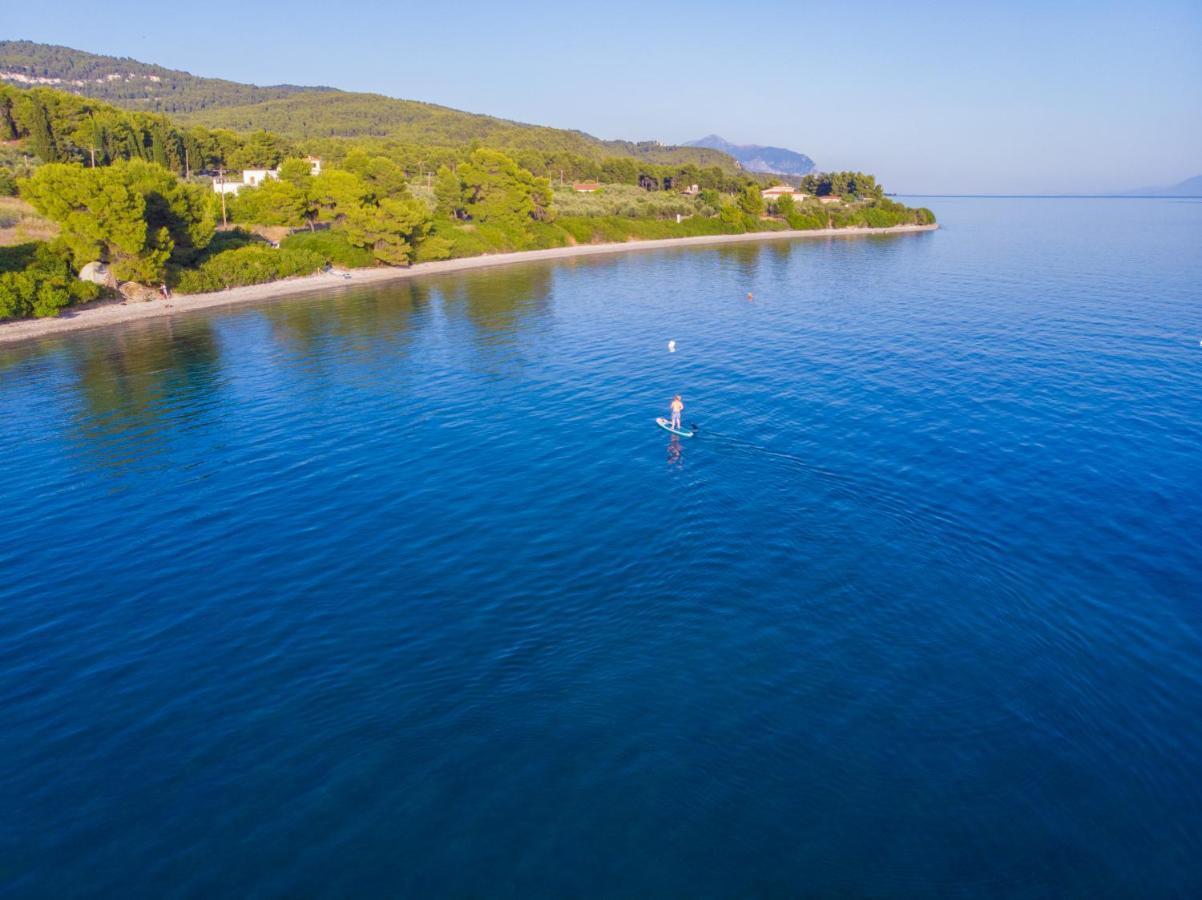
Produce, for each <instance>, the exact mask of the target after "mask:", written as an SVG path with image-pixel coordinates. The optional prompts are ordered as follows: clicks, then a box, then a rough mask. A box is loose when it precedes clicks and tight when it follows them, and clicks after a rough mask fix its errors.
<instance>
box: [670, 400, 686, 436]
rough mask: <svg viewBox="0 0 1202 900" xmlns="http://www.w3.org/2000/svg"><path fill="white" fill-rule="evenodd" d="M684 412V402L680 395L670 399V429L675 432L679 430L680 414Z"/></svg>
mask: <svg viewBox="0 0 1202 900" xmlns="http://www.w3.org/2000/svg"><path fill="white" fill-rule="evenodd" d="M682 412H684V402H683V401H682V400H681V399H680V394H677V395H676V396H675V397H673V398H672V427H673V428H675V429H676V430H677V431H679V430H680V414H681V413H682Z"/></svg>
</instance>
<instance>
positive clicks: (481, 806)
mask: <svg viewBox="0 0 1202 900" xmlns="http://www.w3.org/2000/svg"><path fill="white" fill-rule="evenodd" d="M921 202H922V203H924V204H925V205H928V206H931V207H932V208H933V209H934V210H935V211H936V213H937V214H938V216H939V218H940V221H941V223H942V226H943V227H942V228H941V230H939V231H937V232H931V233H926V234H918V235H904V236H890V237H881V236H878V237H872V238H857V239H850V238H839V239H820V240H808V241H798V242H793V243H788V242H783V243H782V242H775V243H762V244H743V245H728V246H711V247H705V248H692V249H687V250H668V249H664V250H653V251H648V252H638V253H630V254H622V255H614V256H609V257H599V258H590V259H580V260H568V261H562V262H556V263H548V264H531V265H523V266H517V267H506V268H495V269H491V270H484V271H477V272H473V273H464V274H459V275H446V276H441V277H437V278H429V279H425V280H413V281H410V282H399V283H395V284H393V285H389V286H384V287H372V288H349V287H348V288H340V289H334V290H331V291H330V292H329V293H328V294H324V295H314V296H306V297H299V298H292V299H282V300H278V301H275V302H271V303H264V304H262V305H251V306H242V307H236V308H229V309H225V310H218V311H208V312H199V313H192V314H184V315H180V316H177V317H174V318H172V319H171V320H166V321H165V320H158V321H151V322H143V323H139V324H130V325H126V326H121V327H114V328H110V329H107V330H97V331H93V332H85V333H78V334H72V335H70V336H64V337H59V338H55V339H47V340H44V341H42V342H40V343H36V344H29V345H20V346H10V347H8V348H3V349H0V523H2V540H0V810H2V811H3V815H2V816H0V894H2V895H5V896H12V897H55V898H63V897H85V896H86V897H121V898H129V897H148V898H161V897H172V896H180V897H222V896H228V897H366V896H409V897H489V898H528V897H640V898H641V897H689V898H706V897H714V898H726V897H797V896H813V897H864V896H868V897H924V898H925V897H1014V896H1023V897H1066V896H1071V897H1091V898H1095V897H1197V896H1199V895H1202V524H1200V514H1202V346H1200V341H1202V202H1197V201H1178V200H1136V199H1097V200H1092V199H1037V198H1032V199H971V198H931V199H924V200H922V201H921ZM749 293H750V294H751V297H750V298H749V297H748V294H749ZM669 340H674V341H675V342H676V351H675V352H674V353H669V352H668V347H667V345H668V341H669ZM675 393H680V394H681V395H682V396H683V400H684V403H685V412H684V421H685V423H686V424H687V423H693V424H694V425H695V426H696V431H697V433H696V435H695V436H694V437H692V438H688V439H683V440H680V439H674V438H673V437H672V436H671V435H669V434H667V433H666V432H664V431H662V430H660V429H659V428H657V427H656V425H655V422H654V419H655V417H656V416H659V415H666V414H667V407H668V403H669V401H670V400H671V398H672V396H673V394H675Z"/></svg>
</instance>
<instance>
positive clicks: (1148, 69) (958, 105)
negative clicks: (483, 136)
mask: <svg viewBox="0 0 1202 900" xmlns="http://www.w3.org/2000/svg"><path fill="white" fill-rule="evenodd" d="M0 29H2V35H0V36H3V37H8V38H28V39H30V40H36V41H44V42H48V43H56V44H65V45H67V46H71V47H77V48H79V49H83V50H90V51H93V52H97V53H105V54H114V55H121V56H132V57H135V58H137V59H141V60H144V61H146V62H155V63H160V64H163V65H167V66H171V67H173V68H181V69H186V70H188V71H191V72H194V73H196V74H199V75H209V76H220V77H224V78H231V79H234V80H237V81H249V82H255V83H259V84H272V83H279V82H292V83H298V84H329V85H332V86H335V87H341V88H346V89H350V90H363V91H377V92H380V93H384V94H389V95H392V96H397V97H406V98H411V99H418V100H428V101H432V102H435V103H442V104H445V105H447V106H453V107H457V108H459V109H465V110H470V111H473V112H485V113H491V114H494V115H499V116H504V117H506V118H512V119H518V120H521V121H526V122H537V123H541V124H548V125H555V126H560V127H566V128H579V129H581V130H584V131H588V132H590V133H592V134H595V135H598V136H600V137H606V138H616V137H622V138H630V139H651V138H654V139H659V140H662V141H665V142H681V141H685V140H690V139H693V138H697V137H701V136H702V135H705V134H708V133H711V132H716V133H718V134H721V135H722V136H724V137H726V138H727V139H729V140H733V141H735V142H737V143H760V144H773V145H778V146H786V147H790V148H792V149H795V150H800V151H802V152H804V153H808V154H809V155H810V156H812V157H813V158H814V159H815V161H816V162H817V163H818V164H819V166H820V167H823V168H852V169H862V170H865V171H870V172H875V173H877V174H878V175H879V176H880V177H881V178H882V179H883V181H884V183H885V184H886V186H887V187H889V188H890V189H892V190H897V191H901V192H923V193H926V192H932V193H937V192H999V193H1022V192H1059V191H1070V192H1089V191H1107V190H1121V189H1124V188H1130V187H1140V186H1144V185H1156V184H1168V183H1173V182H1176V181H1179V180H1181V179H1183V178H1185V177H1187V176H1192V175H1196V174H1200V173H1202V2H1200V0H1190V2H1159V0H1150V2H1143V3H1125V4H1124V3H1106V2H1080V3H1067V2H1047V3H1040V2H1025V0H1016V2H1010V3H989V4H976V3H959V2H954V3H927V2H921V0H910V2H896V0H894V2H883V3H875V2H865V3H859V4H848V5H832V4H822V5H818V4H810V3H805V2H796V0H795V2H766V0H749V2H743V3H733V2H724V3H710V2H692V3H688V2H680V3H658V2H641V3H633V2H627V0H614V2H609V3H605V4H596V5H592V6H589V7H586V8H578V7H577V8H574V7H573V6H572V5H571V4H567V5H564V4H548V3H541V2H536V3H530V4H526V5H522V6H520V7H519V6H518V5H517V4H497V3H471V2H465V3H456V4H450V3H447V4H397V3H376V2H358V3H335V2H330V0H326V2H320V3H319V2H311V0H292V2H289V3H284V4H245V3H237V4H235V3H228V2H211V3H208V4H195V3H187V4H154V5H153V6H147V5H146V3H145V2H144V0H141V2H136V0H110V2H107V3H104V4H96V3H94V2H92V0H88V2H81V0H60V2H59V3H57V4H55V5H54V7H53V12H49V11H48V10H47V8H46V7H39V6H37V5H36V4H25V3H14V4H11V6H10V8H9V9H7V10H6V11H5V14H4V17H3V24H2V26H0Z"/></svg>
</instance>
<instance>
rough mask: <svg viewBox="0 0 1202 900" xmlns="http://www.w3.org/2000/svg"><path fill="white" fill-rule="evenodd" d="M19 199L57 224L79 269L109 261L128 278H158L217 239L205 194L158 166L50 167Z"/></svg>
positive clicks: (39, 172)
mask: <svg viewBox="0 0 1202 900" xmlns="http://www.w3.org/2000/svg"><path fill="white" fill-rule="evenodd" d="M21 195H22V197H24V198H25V199H26V200H28V201H29V202H30V203H31V204H32V205H33V206H34V208H35V209H37V210H38V212H40V213H41V214H42V215H44V216H46V218H48V219H50V220H51V221H53V222H55V223H56V224H57V225H58V226H59V228H60V229H61V239H62V241H63V243H64V244H65V245H66V246H67V248H68V249H69V250H70V253H71V257H72V259H73V261H74V262H75V264H76V265H77V266H81V265H83V264H84V263H87V262H91V261H93V260H100V261H103V262H107V263H110V264H112V267H113V272H114V274H115V275H116V277H117V278H119V279H122V280H130V281H142V282H150V281H154V280H156V279H159V278H161V277H162V275H163V270H164V267H165V266H166V264H167V262H168V260H169V259H172V257H173V255H174V258H175V259H176V261H178V262H186V261H187V260H188V259H189V258H190V257H191V256H192V254H193V253H194V252H195V251H197V250H200V249H203V248H204V247H205V246H207V245H208V242H209V241H210V240H211V239H212V237H213V218H212V216H211V214H210V213H209V204H208V203H207V196H206V195H205V193H204V191H203V189H202V188H200V187H199V186H197V185H188V184H184V183H183V182H180V181H179V180H178V179H177V178H175V177H174V176H173V175H172V174H171V173H170V172H168V171H166V170H165V169H163V168H162V167H161V166H157V165H155V164H154V163H146V162H141V161H134V162H124V161H121V162H117V163H115V164H114V165H112V166H107V167H103V168H96V169H91V168H84V167H82V166H79V165H73V164H69V163H51V164H48V165H45V166H42V167H40V168H39V169H38V170H37V171H36V172H35V173H34V175H33V177H32V178H30V179H29V180H28V181H26V182H25V183H24V184H23V185H22V187H21Z"/></svg>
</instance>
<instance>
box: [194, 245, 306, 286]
mask: <svg viewBox="0 0 1202 900" xmlns="http://www.w3.org/2000/svg"><path fill="white" fill-rule="evenodd" d="M324 265H325V259H324V258H323V257H322V256H321V255H320V254H318V253H316V252H314V251H312V250H305V249H279V250H276V249H274V248H272V247H269V246H267V245H265V244H249V245H247V246H245V247H239V248H238V249H236V250H225V251H223V252H221V253H218V254H216V255H215V256H212V257H210V258H209V259H208V260H206V261H205V262H204V263H203V264H202V265H201V266H200V268H198V269H189V270H188V271H186V272H184V273H183V274H182V275H181V276H180V279H179V289H180V290H181V291H182V292H184V293H185V294H200V293H205V292H208V291H219V290H223V289H225V288H231V287H241V286H243V285H248V284H262V283H263V282H265V281H276V280H278V279H280V278H290V277H292V276H294V275H310V274H312V273H313V272H316V271H317V270H318V269H320V268H321V267H322V266H324Z"/></svg>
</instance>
